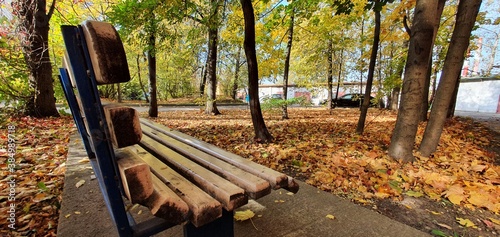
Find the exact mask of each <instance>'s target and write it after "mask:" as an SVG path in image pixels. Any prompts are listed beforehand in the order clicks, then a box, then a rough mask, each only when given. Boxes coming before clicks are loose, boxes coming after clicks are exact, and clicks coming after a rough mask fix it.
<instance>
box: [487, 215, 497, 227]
mask: <svg viewBox="0 0 500 237" xmlns="http://www.w3.org/2000/svg"><path fill="white" fill-rule="evenodd" d="M488 219H490V221H491V222H493V223H495V224H497V225H500V220H498V219H495V218H493V217H490V218H488Z"/></svg>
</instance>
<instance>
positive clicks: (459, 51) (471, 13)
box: [419, 0, 481, 156]
mask: <svg viewBox="0 0 500 237" xmlns="http://www.w3.org/2000/svg"><path fill="white" fill-rule="evenodd" d="M480 6H481V0H467V1H465V0H462V1H460V2H459V3H458V10H457V15H456V22H455V29H454V30H453V34H452V36H451V42H450V46H449V49H448V53H447V55H446V59H445V61H444V68H443V72H442V74H441V78H440V80H439V86H438V90H437V92H436V97H435V100H434V103H433V106H432V109H431V114H430V119H429V122H428V123H427V127H426V128H425V132H424V137H423V139H422V143H421V145H420V150H419V151H420V153H421V154H422V155H423V156H429V155H430V154H431V153H433V152H434V151H436V148H437V146H438V144H439V138H440V136H441V133H442V131H443V126H444V123H445V121H446V115H447V113H448V108H449V107H450V102H451V100H452V97H453V95H454V92H455V88H456V85H457V84H458V79H459V78H460V72H461V70H462V66H463V63H464V58H465V53H466V50H467V48H468V47H469V42H470V41H469V39H470V36H471V32H472V29H473V27H474V23H475V22H476V17H477V14H478V12H479V7H480Z"/></svg>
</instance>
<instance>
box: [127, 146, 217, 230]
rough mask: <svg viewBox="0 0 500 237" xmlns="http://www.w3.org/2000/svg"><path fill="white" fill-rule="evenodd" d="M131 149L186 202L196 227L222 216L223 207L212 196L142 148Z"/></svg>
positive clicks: (191, 219)
mask: <svg viewBox="0 0 500 237" xmlns="http://www.w3.org/2000/svg"><path fill="white" fill-rule="evenodd" d="M130 148H131V149H132V151H133V152H135V153H137V154H138V155H139V156H140V157H141V159H142V160H143V161H144V162H146V163H147V164H148V165H149V166H150V168H151V171H152V172H153V173H154V174H155V175H156V176H157V177H158V178H159V179H160V180H161V181H162V182H163V183H165V184H166V185H167V186H168V187H169V188H170V189H172V191H174V192H175V193H176V194H177V195H178V196H179V197H180V198H181V199H182V200H183V201H184V202H186V204H187V205H188V206H189V210H190V212H191V216H190V218H189V219H190V221H191V223H193V224H194V225H195V226H202V225H204V224H206V223H209V222H212V221H214V220H216V219H217V218H219V217H220V216H221V215H222V205H221V204H220V203H219V202H218V201H217V200H215V199H213V198H212V197H210V195H208V194H207V193H205V192H204V191H203V190H201V189H200V188H198V187H196V185H194V184H193V183H191V182H190V181H188V180H187V179H186V178H184V177H182V175H180V174H178V173H177V172H175V171H174V170H172V169H171V168H170V167H168V166H167V165H166V164H164V163H163V162H161V161H160V160H158V159H157V158H156V157H155V156H153V155H152V154H151V153H149V152H147V151H146V150H144V148H142V147H141V146H139V145H133V146H131V147H130Z"/></svg>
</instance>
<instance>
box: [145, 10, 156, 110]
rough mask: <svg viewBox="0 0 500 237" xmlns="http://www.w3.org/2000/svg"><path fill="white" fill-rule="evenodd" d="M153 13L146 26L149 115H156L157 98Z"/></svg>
mask: <svg viewBox="0 0 500 237" xmlns="http://www.w3.org/2000/svg"><path fill="white" fill-rule="evenodd" d="M155 17H156V16H155V14H154V13H153V11H152V10H151V19H149V22H148V25H149V27H148V28H147V29H148V30H147V32H148V33H147V34H148V44H147V49H148V51H147V55H148V74H149V96H150V100H149V109H148V115H149V117H153V118H155V117H158V98H157V95H158V93H157V85H156V29H157V28H158V25H157V23H156V19H155Z"/></svg>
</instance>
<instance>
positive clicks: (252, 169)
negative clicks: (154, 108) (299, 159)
mask: <svg viewBox="0 0 500 237" xmlns="http://www.w3.org/2000/svg"><path fill="white" fill-rule="evenodd" d="M140 121H141V123H142V124H144V125H147V126H149V127H151V128H153V129H155V130H157V131H159V132H161V133H163V134H165V135H167V136H170V137H172V138H174V139H176V140H179V141H181V142H183V143H186V144H188V145H190V146H193V147H195V148H196V149H199V150H202V151H204V152H206V153H208V154H210V155H213V156H215V157H217V158H219V159H221V160H224V161H225V162H227V163H230V164H232V165H234V166H236V167H238V168H240V169H242V170H244V171H247V172H249V173H252V174H254V175H256V176H258V177H260V178H262V179H264V180H267V181H268V182H269V183H270V184H271V187H272V188H273V189H279V188H282V187H286V186H287V185H288V177H287V175H285V174H282V173H280V172H277V171H275V170H272V169H270V168H268V167H265V166H262V165H259V164H257V163H254V162H252V161H250V160H247V159H245V158H243V157H241V156H238V155H236V154H233V153H230V152H227V151H225V150H223V149H221V148H218V147H216V146H214V145H212V144H209V143H206V142H203V141H200V140H198V139H196V138H194V137H191V136H189V135H186V134H183V133H181V132H178V131H175V130H172V129H170V128H168V127H166V126H163V125H161V124H158V123H155V122H152V121H149V120H146V119H140Z"/></svg>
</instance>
